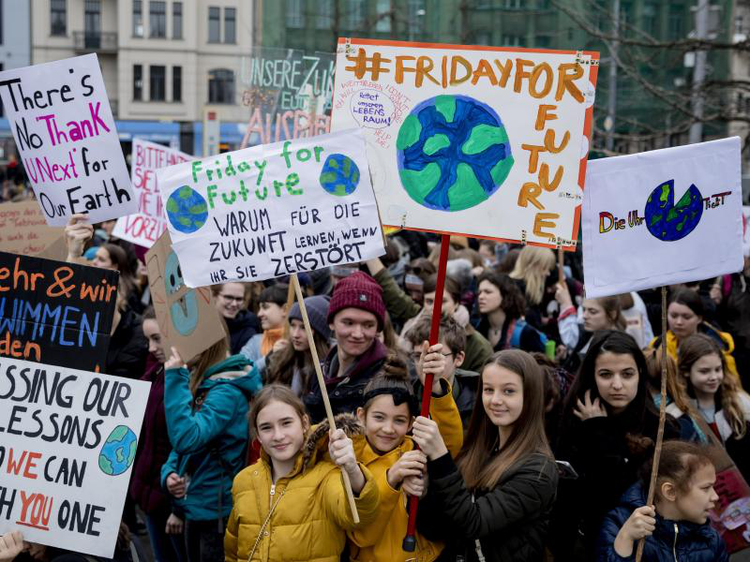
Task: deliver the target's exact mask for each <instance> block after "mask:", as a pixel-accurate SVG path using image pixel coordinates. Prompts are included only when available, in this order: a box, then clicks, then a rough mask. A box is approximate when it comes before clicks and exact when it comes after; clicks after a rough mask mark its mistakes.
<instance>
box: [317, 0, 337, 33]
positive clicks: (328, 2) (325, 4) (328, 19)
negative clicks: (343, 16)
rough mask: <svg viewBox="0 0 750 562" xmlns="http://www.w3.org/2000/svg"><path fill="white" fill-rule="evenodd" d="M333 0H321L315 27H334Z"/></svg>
mask: <svg viewBox="0 0 750 562" xmlns="http://www.w3.org/2000/svg"><path fill="white" fill-rule="evenodd" d="M333 2H334V0H319V1H318V7H317V11H316V14H315V27H316V28H317V29H331V28H332V27H333Z"/></svg>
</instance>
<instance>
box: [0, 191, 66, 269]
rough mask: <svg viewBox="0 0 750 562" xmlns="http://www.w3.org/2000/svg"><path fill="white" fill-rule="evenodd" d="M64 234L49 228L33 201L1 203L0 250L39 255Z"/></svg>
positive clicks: (59, 230) (60, 230) (61, 231)
mask: <svg viewBox="0 0 750 562" xmlns="http://www.w3.org/2000/svg"><path fill="white" fill-rule="evenodd" d="M62 235H63V229H61V228H51V227H49V226H47V222H46V221H45V220H44V215H42V210H41V209H40V208H39V204H38V203H37V202H36V201H21V202H20V203H3V204H2V205H0V250H2V251H3V252H12V253H14V254H23V255H26V256H33V255H36V254H40V253H41V252H42V251H44V250H45V249H46V248H47V247H49V246H50V245H51V244H52V243H53V242H55V241H56V240H57V239H58V238H60V237H61V236H62Z"/></svg>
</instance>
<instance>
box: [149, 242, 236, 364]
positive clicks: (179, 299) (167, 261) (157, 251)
mask: <svg viewBox="0 0 750 562" xmlns="http://www.w3.org/2000/svg"><path fill="white" fill-rule="evenodd" d="M146 268H147V269H148V282H149V286H150V288H151V298H152V300H153V303H154V312H155V313H156V319H157V321H158V322H159V331H160V332H161V337H162V339H163V341H164V352H165V353H166V355H167V357H169V356H170V349H171V348H172V347H176V348H177V351H178V352H179V353H180V357H182V359H183V360H184V361H190V360H191V359H192V358H193V357H195V356H197V355H198V354H200V353H202V352H203V351H205V350H206V349H208V348H209V347H211V346H212V345H213V344H215V343H216V342H217V341H219V340H220V339H221V338H223V337H225V335H226V334H225V331H224V326H223V325H222V323H221V320H220V319H219V313H218V311H217V310H216V303H215V302H214V298H213V295H212V294H211V289H210V288H207V287H203V288H198V289H189V288H188V287H187V286H186V285H185V281H184V279H183V276H182V268H181V267H180V262H179V261H178V260H177V254H175V252H174V251H173V250H172V241H171V239H170V238H169V232H165V233H164V234H162V236H161V238H159V240H157V241H156V244H154V245H153V246H151V249H150V250H149V251H148V252H146Z"/></svg>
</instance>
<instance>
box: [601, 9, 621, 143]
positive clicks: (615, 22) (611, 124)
mask: <svg viewBox="0 0 750 562" xmlns="http://www.w3.org/2000/svg"><path fill="white" fill-rule="evenodd" d="M612 10H613V14H612V35H613V36H614V37H615V39H614V40H612V41H611V42H610V44H609V49H610V56H609V82H608V90H609V91H608V92H607V94H608V97H607V122H606V123H605V129H606V134H607V136H606V138H605V140H604V147H605V148H606V149H607V151H608V152H612V151H613V150H614V149H615V136H614V134H615V114H616V113H617V60H616V59H617V48H618V47H619V45H620V42H619V41H618V40H617V39H616V38H617V37H619V36H620V0H614V5H613V7H612ZM607 126H608V127H607Z"/></svg>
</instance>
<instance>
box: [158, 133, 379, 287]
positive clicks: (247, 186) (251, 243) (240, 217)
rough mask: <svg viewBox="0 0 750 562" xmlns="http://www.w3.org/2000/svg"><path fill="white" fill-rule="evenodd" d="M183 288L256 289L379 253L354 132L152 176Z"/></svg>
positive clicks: (272, 146) (279, 145)
mask: <svg viewBox="0 0 750 562" xmlns="http://www.w3.org/2000/svg"><path fill="white" fill-rule="evenodd" d="M157 175H158V177H159V186H160V189H161V196H162V197H163V198H164V208H165V209H166V211H167V218H168V221H169V233H170V236H171V237H172V241H173V247H174V250H175V251H176V252H177V256H178V257H179V260H180V265H181V266H182V275H183V277H184V279H185V283H186V284H187V286H188V287H201V286H204V285H212V284H217V283H223V282H226V281H259V280H262V279H269V278H272V277H281V276H283V275H288V274H291V273H298V272H302V271H313V270H316V269H321V268H324V267H329V266H332V265H340V264H344V263H356V262H360V261H362V260H366V259H369V258H371V257H375V256H378V255H381V254H383V253H384V250H383V234H382V232H381V229H380V221H379V220H378V211H377V205H376V203H375V197H374V195H373V192H372V186H371V185H370V172H369V168H368V164H367V158H366V156H365V143H364V139H363V137H362V133H361V131H360V130H358V129H354V130H350V131H345V132H341V133H332V134H328V135H321V136H318V137H313V138H310V139H297V140H294V141H284V142H280V143H275V144H270V145H262V146H256V147H253V148H246V149H244V150H238V151H236V152H230V153H226V154H221V155H219V156H214V157H211V158H206V159H204V160H200V161H198V160H194V161H193V162H191V163H189V164H178V165H177V166H172V167H170V168H164V169H161V170H159V171H158V172H157Z"/></svg>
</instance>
